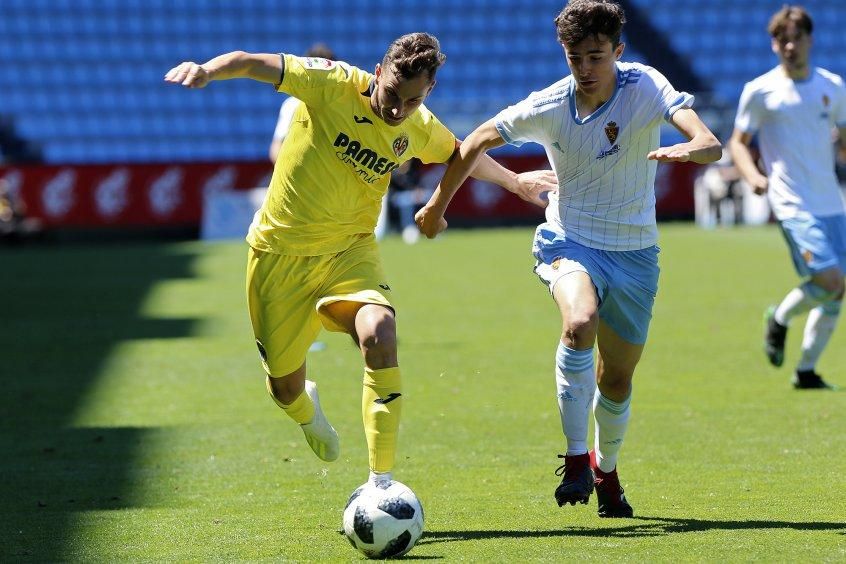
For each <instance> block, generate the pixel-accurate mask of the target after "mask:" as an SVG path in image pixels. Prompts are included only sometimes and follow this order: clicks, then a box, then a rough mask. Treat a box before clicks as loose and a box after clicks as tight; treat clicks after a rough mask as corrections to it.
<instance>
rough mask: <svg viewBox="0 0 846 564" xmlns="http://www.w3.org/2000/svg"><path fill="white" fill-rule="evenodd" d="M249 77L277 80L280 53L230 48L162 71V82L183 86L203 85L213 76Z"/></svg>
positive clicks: (213, 77) (221, 78) (214, 78)
mask: <svg viewBox="0 0 846 564" xmlns="http://www.w3.org/2000/svg"><path fill="white" fill-rule="evenodd" d="M231 78H251V79H253V80H257V81H259V82H268V83H270V84H278V83H279V81H280V79H281V78H282V57H280V56H279V55H278V54H272V53H246V52H244V51H233V52H231V53H225V54H223V55H218V56H217V57H215V58H213V59H211V60H209V61H207V62H205V63H203V64H202V65H200V64H197V63H194V62H191V61H185V62H184V63H180V64H178V65H176V66H175V67H173V68H172V69H170V70H169V71H168V72H167V74H165V77H164V79H165V82H170V83H172V84H181V85H182V86H185V87H186V88H203V87H204V86H205V85H206V84H208V83H209V82H211V81H212V80H229V79H231Z"/></svg>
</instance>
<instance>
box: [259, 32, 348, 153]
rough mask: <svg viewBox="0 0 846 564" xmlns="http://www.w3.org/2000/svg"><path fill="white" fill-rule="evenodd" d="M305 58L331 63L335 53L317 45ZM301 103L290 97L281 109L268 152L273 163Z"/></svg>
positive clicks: (319, 44) (310, 49)
mask: <svg viewBox="0 0 846 564" xmlns="http://www.w3.org/2000/svg"><path fill="white" fill-rule="evenodd" d="M304 56H305V57H318V58H321V59H328V60H330V61H334V60H335V53H334V52H333V51H332V49H330V48H329V46H328V45H326V44H325V43H315V44H314V45H312V46H311V47H309V48H308V50H307V51H306V53H305V55H304ZM300 103H301V102H300V101H299V100H298V99H297V98H295V97H294V96H288V97H287V98H286V99H285V101H284V102H282V105H281V106H280V107H279V117H278V118H277V119H276V127H275V128H274V130H273V139H272V140H271V141H270V149H269V151H268V156H269V157H270V162H272V163H275V162H276V157H277V156H278V155H279V148H280V147H282V142H283V141H284V140H285V137H287V136H288V131H289V130H290V129H291V120H293V119H294V112H295V111H296V109H297V106H298V105H299V104H300Z"/></svg>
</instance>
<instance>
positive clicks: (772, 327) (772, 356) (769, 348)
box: [764, 306, 787, 366]
mask: <svg viewBox="0 0 846 564" xmlns="http://www.w3.org/2000/svg"><path fill="white" fill-rule="evenodd" d="M775 310H776V308H775V306H770V307H768V308H767V311H766V312H765V313H764V325H765V331H764V352H765V353H766V354H767V358H768V359H769V361H770V364H772V365H773V366H781V365H782V364H784V340H785V338H786V337H787V327H786V326H784V325H782V324H781V323H779V322H778V321H776V320H775Z"/></svg>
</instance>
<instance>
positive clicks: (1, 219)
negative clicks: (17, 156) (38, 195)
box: [0, 178, 41, 244]
mask: <svg viewBox="0 0 846 564" xmlns="http://www.w3.org/2000/svg"><path fill="white" fill-rule="evenodd" d="M40 233H41V222H40V221H39V220H38V219H36V218H33V217H27V216H26V204H25V203H24V201H23V199H22V198H21V197H20V195H19V194H17V193H15V192H14V191H13V190H12V187H11V186H10V185H9V181H8V180H6V179H5V178H0V242H3V243H12V244H14V243H20V242H22V241H25V240H28V239H33V238H35V237H37V236H38V235H39V234H40Z"/></svg>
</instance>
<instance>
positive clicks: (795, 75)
mask: <svg viewBox="0 0 846 564" xmlns="http://www.w3.org/2000/svg"><path fill="white" fill-rule="evenodd" d="M767 31H768V32H769V34H770V37H771V38H772V50H773V53H775V54H776V56H777V57H778V61H779V64H778V66H776V67H775V68H774V69H772V70H770V71H769V72H767V73H765V74H763V75H761V76H759V77H757V78H756V79H754V80H752V81H751V82H748V83H747V84H746V85H745V87H744V88H743V93H742V94H741V96H740V103H739V106H738V110H737V117H736V119H735V128H734V132H733V133H732V136H731V140H730V141H729V150H730V151H731V154H732V157H733V158H734V161H735V164H736V165H737V167H738V169H739V170H740V172H741V174H742V175H743V178H744V179H745V180H746V182H748V183H749V184H750V186H752V188H753V190H754V191H755V192H756V193H758V194H763V193H766V194H767V195H768V199H769V202H770V205H771V207H772V210H773V213H774V215H775V217H776V219H777V220H778V222H779V225H780V226H781V231H782V234H783V235H784V238H785V240H786V241H787V246H788V249H789V250H790V254H791V257H792V259H793V265H794V267H795V269H796V271H797V273H798V274H799V276H800V277H801V278H803V279H804V282H803V283H802V284H800V285H799V286H797V287H796V288H794V289H792V290H791V291H790V292H789V293H788V294H787V295H786V296H785V297H784V299H782V301H781V302H780V303H779V304H778V305H776V306H770V307H769V308H768V309H767V311H766V313H765V325H766V327H765V334H764V351H765V353H766V355H767V359H768V360H769V362H770V364H772V365H773V366H776V367H778V366H781V365H782V364H783V363H784V344H785V339H786V336H787V328H788V326H789V324H790V321H791V319H792V318H793V317H795V316H797V315H799V314H802V313H805V312H808V311H810V313H809V314H808V319H807V321H806V322H805V332H804V335H803V339H802V354H801V357H800V358H799V362H798V364H797V365H796V370H795V371H794V373H793V377H792V383H793V387H794V388H796V389H814V388H829V387H830V386H829V385H828V384H827V383H826V382H825V381H824V380H823V379H822V377H821V376H820V375H819V374H818V373H817V372H816V365H817V361H818V360H819V358H820V355H821V354H822V352H823V350H824V349H825V346H826V345H827V344H828V342H829V340H830V338H831V335H832V333H833V332H834V328H835V326H836V324H837V320H838V318H839V316H840V309H841V304H842V302H843V292H844V280H843V274H844V269H846V208H844V203H843V197H842V195H841V192H840V187H839V185H838V182H837V177H836V175H835V152H834V149H833V147H832V138H833V136H832V134H833V130H835V129H839V137H840V139H841V140H842V139H845V138H846V137H844V136H846V88H844V84H843V79H842V78H841V77H840V76H838V75H836V74H833V73H831V72H829V71H827V70H825V69H822V68H819V67H815V66H813V65H811V63H810V52H811V46H812V43H813V41H812V32H813V22H812V20H811V17H810V15H809V14H808V12H807V11H805V9H804V8H802V7H801V6H784V7H783V8H782V9H780V10H779V11H778V12H776V13H775V14H774V15H773V16H772V18H771V20H770V22H769V26H768V28H767ZM755 135H757V140H758V147H759V149H760V151H761V157H762V160H763V166H764V170H763V172H762V171H761V170H759V168H758V167H757V165H756V161H755V160H754V158H753V156H752V154H751V153H750V150H749V146H750V144H751V142H752V140H753V137H754V136H755ZM841 143H842V141H841Z"/></svg>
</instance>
